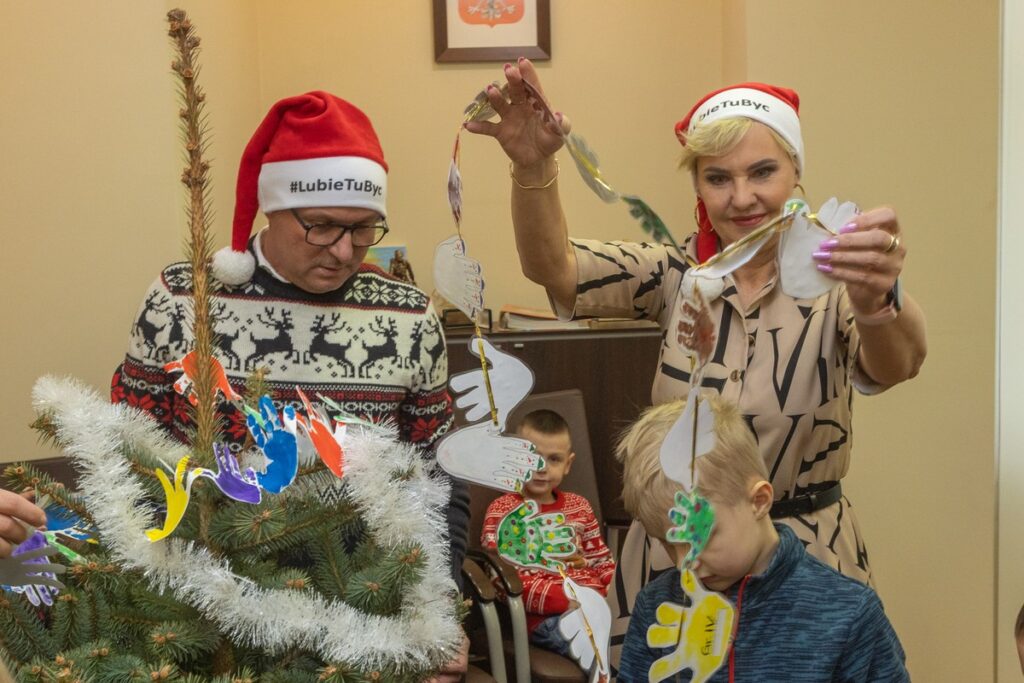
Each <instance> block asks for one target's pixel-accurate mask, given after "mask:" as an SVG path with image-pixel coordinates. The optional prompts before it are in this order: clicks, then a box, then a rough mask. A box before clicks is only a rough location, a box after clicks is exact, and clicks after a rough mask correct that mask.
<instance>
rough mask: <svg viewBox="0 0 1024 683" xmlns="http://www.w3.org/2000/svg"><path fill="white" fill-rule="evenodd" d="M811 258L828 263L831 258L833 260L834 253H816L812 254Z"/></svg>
mask: <svg viewBox="0 0 1024 683" xmlns="http://www.w3.org/2000/svg"><path fill="white" fill-rule="evenodd" d="M811 257H812V258H816V259H818V260H819V261H828V260H829V259H830V258H832V252H831V251H816V252H814V253H813V254H811Z"/></svg>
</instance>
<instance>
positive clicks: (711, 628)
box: [647, 569, 735, 683]
mask: <svg viewBox="0 0 1024 683" xmlns="http://www.w3.org/2000/svg"><path fill="white" fill-rule="evenodd" d="M679 583H680V585H681V586H682V589H683V591H685V592H686V594H687V595H689V596H690V600H691V606H690V607H686V608H684V607H682V606H681V605H676V604H674V603H671V602H663V603H662V604H660V605H658V609H657V612H656V618H657V623H655V624H651V626H649V627H648V628H647V644H648V645H649V646H650V647H657V648H667V647H674V648H675V650H674V651H673V652H672V653H670V654H668V655H665V656H664V657H661V658H660V659H657V660H655V662H654V663H653V664H651V668H650V670H649V672H648V676H649V679H650V681H651V683H657V681H663V680H665V679H666V678H669V677H671V676H674V675H675V674H677V673H679V672H680V671H683V670H685V669H689V670H690V671H691V672H692V678H691V679H690V681H691V683H703V681H706V680H708V679H709V678H711V676H712V675H714V673H715V672H716V671H718V669H719V667H721V666H722V663H723V662H724V661H725V656H726V654H727V653H728V651H729V644H730V639H731V638H732V632H733V626H734V624H733V615H734V613H735V610H734V609H733V606H732V603H730V602H729V601H728V600H727V599H726V598H725V596H723V595H721V594H719V593H715V592H713V591H708V590H707V589H705V588H704V586H703V585H701V583H700V580H699V579H698V578H697V577H696V575H694V573H693V572H691V571H690V570H689V569H683V571H682V573H681V575H680V577H679Z"/></svg>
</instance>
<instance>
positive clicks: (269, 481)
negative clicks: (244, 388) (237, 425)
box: [245, 396, 299, 493]
mask: <svg viewBox="0 0 1024 683" xmlns="http://www.w3.org/2000/svg"><path fill="white" fill-rule="evenodd" d="M245 412H246V414H247V416H248V417H246V424H247V425H248V426H249V433H250V434H252V438H253V439H254V440H255V441H256V445H257V446H258V447H259V448H260V450H262V451H263V455H265V456H267V460H268V461H269V463H268V464H267V468H266V471H265V472H262V473H261V472H257V473H256V483H257V484H259V485H260V488H262V489H263V490H265V491H267V492H269V493H281V491H283V490H284V489H286V488H287V487H288V485H289V484H291V483H292V482H293V481H295V475H296V474H297V473H298V471H299V454H298V444H297V442H296V440H295V430H296V425H297V423H298V419H297V418H296V416H295V409H294V408H292V407H291V406H285V409H284V414H283V418H282V419H281V420H278V417H277V411H276V410H274V402H273V401H271V400H270V397H269V396H262V397H261V398H260V412H259V413H257V412H256V411H255V410H253V409H252V408H249V407H246V409H245Z"/></svg>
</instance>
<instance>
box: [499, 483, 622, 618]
mask: <svg viewBox="0 0 1024 683" xmlns="http://www.w3.org/2000/svg"><path fill="white" fill-rule="evenodd" d="M554 494H555V502H553V503H548V504H542V505H541V506H540V514H546V513H549V512H561V513H562V514H564V515H565V522H566V524H568V525H569V526H571V527H572V528H573V530H574V531H575V532H576V538H575V543H576V546H577V547H578V548H579V551H580V554H582V555H583V558H584V559H585V560H586V562H587V563H586V565H585V566H583V567H581V568H579V569H577V568H575V567H568V568H567V569H566V574H567V575H568V576H569V578H571V579H572V580H573V581H575V582H576V583H578V584H579V585H581V586H586V587H587V588H593V589H594V590H596V591H598V592H600V593H601V594H602V595H606V594H607V593H608V584H609V583H610V582H611V580H612V577H613V576H614V575H615V561H614V560H613V559H612V554H611V552H610V551H609V550H608V546H607V545H605V543H604V539H603V538H602V537H601V526H600V525H599V524H598V523H597V518H596V517H594V510H593V508H591V507H590V503H589V502H587V499H586V498H584V497H583V496H580V495H578V494H575V493H569V492H568V491H559V490H557V489H556V490H555V491H554ZM522 503H523V497H522V495H520V494H518V493H508V494H505V495H504V496H501V497H500V498H496V499H495V500H494V501H492V502H491V504H490V505H489V506H488V507H487V516H486V517H484V526H483V531H482V538H481V539H480V542H481V544H482V545H483V547H485V548H489V549H491V550H494V549H495V548H497V547H498V526H499V525H500V524H501V520H502V519H504V518H505V516H506V515H507V514H508V513H510V512H512V511H513V510H515V509H516V508H517V507H519V506H520V505H522ZM516 571H517V573H518V574H519V580H520V581H521V582H522V584H523V603H524V606H525V608H526V626H527V628H528V629H529V630H530V631H531V632H532V631H533V630H534V629H535V628H536V627H537V626H538V625H539V624H540V623H541V622H542V621H544V619H546V618H547V617H549V616H553V615H556V614H562V613H563V612H565V611H566V610H567V609H569V599H568V598H566V597H565V592H564V591H563V590H562V577H561V576H560V575H558V574H553V573H551V572H548V571H541V570H535V569H523V568H522V567H517V568H516Z"/></svg>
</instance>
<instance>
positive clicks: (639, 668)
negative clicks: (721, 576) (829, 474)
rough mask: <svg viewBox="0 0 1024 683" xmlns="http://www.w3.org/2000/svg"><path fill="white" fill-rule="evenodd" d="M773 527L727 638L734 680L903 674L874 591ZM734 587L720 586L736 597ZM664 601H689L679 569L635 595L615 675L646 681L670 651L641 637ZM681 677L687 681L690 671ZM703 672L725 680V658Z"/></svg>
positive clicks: (810, 681)
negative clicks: (762, 564) (766, 554)
mask: <svg viewBox="0 0 1024 683" xmlns="http://www.w3.org/2000/svg"><path fill="white" fill-rule="evenodd" d="M775 529H776V531H778V533H779V547H778V550H777V551H776V552H775V555H774V556H773V557H772V560H771V562H770V563H769V565H768V569H767V570H766V571H765V572H764V573H763V574H759V575H757V576H752V577H750V580H749V581H748V582H747V584H746V586H745V588H744V590H743V602H742V605H741V611H740V614H739V631H738V635H737V639H736V641H735V643H734V645H733V647H734V648H735V653H734V660H735V662H734V664H735V668H734V675H735V680H736V681H747V682H750V683H753V682H755V681H756V682H757V683H764V682H768V683H773V682H776V681H778V682H786V683H823V682H826V681H842V682H844V683H846V682H850V683H853V682H861V681H863V682H865V683H866V682H868V681H871V682H872V683H873V682H875V681H909V680H910V675H909V674H908V673H907V670H906V668H905V667H904V659H905V656H904V654H903V648H902V646H901V645H900V641H899V639H898V638H897V637H896V632H895V631H893V628H892V625H891V624H890V623H889V620H888V618H886V616H885V612H884V611H883V610H882V602H881V601H880V600H879V599H878V596H877V595H876V594H875V592H874V591H873V590H872V589H871V588H869V587H867V586H865V585H864V584H862V583H859V582H858V581H855V580H853V579H850V578H848V577H846V576H843V575H842V574H840V573H839V572H837V571H835V570H833V569H832V568H830V567H828V566H826V565H825V564H823V563H821V562H819V561H818V560H816V559H815V558H813V557H811V556H810V555H808V554H807V553H805V552H804V547H803V545H801V544H800V542H799V541H798V540H797V537H796V535H795V534H794V533H793V531H792V530H791V529H790V528H789V527H786V526H782V525H779V524H776V525H775ZM737 589H738V585H737V586H733V587H732V588H730V589H729V590H728V591H726V596H727V597H728V598H729V600H731V601H732V603H733V604H734V605H735V604H736V594H737ZM666 601H668V602H673V603H676V604H678V605H682V604H688V602H689V599H688V598H684V593H683V590H682V588H681V587H680V586H679V571H678V570H671V571H668V572H665V573H664V574H662V575H661V576H659V577H658V578H657V579H655V580H654V581H652V582H651V583H649V584H647V586H645V587H644V589H643V590H642V591H640V593H639V595H637V598H636V605H635V606H634V608H633V614H632V617H631V619H630V624H629V630H628V631H627V632H626V640H625V643H624V645H623V648H622V659H621V661H620V662H619V673H618V681H619V682H620V683H647V672H648V670H649V669H650V666H651V664H652V663H653V662H654V660H656V659H658V658H659V657H662V656H664V655H667V654H669V653H670V652H671V651H672V649H671V648H665V649H663V648H651V647H648V645H647V627H648V626H650V625H651V624H652V623H654V622H655V617H654V614H655V610H657V608H658V605H660V604H661V603H663V602H666ZM679 680H682V681H689V680H690V672H689V671H688V670H687V671H684V672H683V673H682V674H681V675H680V678H679ZM708 680H709V683H719V682H721V683H724V682H726V681H728V680H729V664H728V660H726V662H725V663H724V664H723V665H722V667H721V668H720V669H719V670H718V671H717V672H716V673H715V675H714V676H712V677H711V678H710V679H708Z"/></svg>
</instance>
